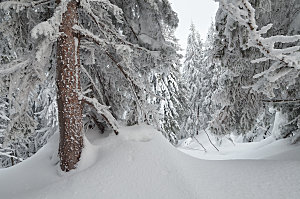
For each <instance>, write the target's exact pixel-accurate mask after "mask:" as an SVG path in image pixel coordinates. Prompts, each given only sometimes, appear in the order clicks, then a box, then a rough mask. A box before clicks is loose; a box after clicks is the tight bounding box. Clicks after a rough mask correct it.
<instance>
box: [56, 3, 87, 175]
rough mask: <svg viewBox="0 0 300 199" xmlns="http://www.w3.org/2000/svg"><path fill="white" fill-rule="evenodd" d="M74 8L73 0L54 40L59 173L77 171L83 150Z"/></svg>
mask: <svg viewBox="0 0 300 199" xmlns="http://www.w3.org/2000/svg"><path fill="white" fill-rule="evenodd" d="M58 2H59V1H58ZM77 9H78V2H77V1H76V0H73V1H71V2H70V3H68V6H67V11H66V12H65V13H64V14H63V16H62V23H61V26H60V32H61V33H62V34H61V36H60V37H59V39H58V41H57V87H58V97H57V104H58V117H59V130H60V141H59V157H60V167H61V170H62V171H65V172H68V171H70V170H72V169H75V168H76V164H77V163H78V161H79V159H80V156H81V152H82V147H83V136H82V126H83V125H82V105H81V101H80V100H79V98H78V93H77V91H78V88H80V79H79V74H78V73H79V72H78V71H79V64H80V63H79V50H78V41H79V38H78V35H76V34H74V31H73V30H72V27H73V26H74V25H76V24H77V23H78V13H77Z"/></svg>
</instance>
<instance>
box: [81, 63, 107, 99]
mask: <svg viewBox="0 0 300 199" xmlns="http://www.w3.org/2000/svg"><path fill="white" fill-rule="evenodd" d="M80 69H81V71H82V72H84V73H85V75H86V76H87V77H88V78H89V80H90V82H91V83H92V85H93V87H94V88H95V89H96V91H97V94H98V95H99V97H100V100H101V102H104V99H103V95H102V93H101V91H100V90H99V88H98V86H97V85H96V83H95V82H94V80H93V78H92V77H91V75H90V74H89V72H88V71H87V70H86V69H85V68H84V67H83V66H82V65H80Z"/></svg>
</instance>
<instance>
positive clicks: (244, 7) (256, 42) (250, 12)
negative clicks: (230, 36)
mask: <svg viewBox="0 0 300 199" xmlns="http://www.w3.org/2000/svg"><path fill="white" fill-rule="evenodd" d="M216 1H218V2H220V7H221V8H222V9H223V10H224V11H225V12H227V13H228V14H229V16H230V17H232V18H233V19H234V20H236V21H237V22H238V23H240V24H241V25H243V26H245V27H246V28H247V30H248V44H247V45H248V47H255V48H258V49H259V50H260V52H261V53H262V54H263V55H264V56H265V58H260V59H257V60H254V61H253V63H257V62H261V61H266V60H274V61H279V62H280V63H282V64H283V65H284V67H289V68H295V69H298V70H299V69H300V56H299V54H300V52H299V50H300V46H293V47H290V48H284V49H276V48H275V44H276V43H293V42H297V41H299V40H300V35H294V36H283V35H277V36H272V37H268V38H264V37H262V34H265V33H267V31H268V30H269V29H270V28H271V27H272V24H269V25H267V26H264V27H262V28H261V29H260V30H258V26H257V24H256V20H255V9H254V8H253V7H252V6H251V4H250V3H249V2H248V0H216ZM281 67H283V66H282V65H278V68H281Z"/></svg>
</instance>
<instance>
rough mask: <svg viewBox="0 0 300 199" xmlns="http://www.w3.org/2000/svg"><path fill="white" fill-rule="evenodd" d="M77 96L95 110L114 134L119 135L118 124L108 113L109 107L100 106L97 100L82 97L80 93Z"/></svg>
mask: <svg viewBox="0 0 300 199" xmlns="http://www.w3.org/2000/svg"><path fill="white" fill-rule="evenodd" d="M78 95H79V99H81V100H82V101H83V102H85V103H86V104H88V105H91V106H92V107H93V108H95V109H96V111H97V113H98V114H100V115H102V117H103V118H104V119H105V120H106V122H107V123H108V124H109V125H110V126H111V127H112V129H113V130H114V132H115V134H119V132H118V129H119V124H118V122H117V120H116V119H115V118H114V117H113V116H112V114H111V113H110V112H109V108H110V107H108V106H104V105H102V104H100V103H99V102H98V100H97V99H95V98H90V97H87V96H84V95H83V94H82V93H78Z"/></svg>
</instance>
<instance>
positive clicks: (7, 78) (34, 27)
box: [0, 0, 179, 166]
mask: <svg viewBox="0 0 300 199" xmlns="http://www.w3.org/2000/svg"><path fill="white" fill-rule="evenodd" d="M70 1H71V0H61V1H54V0H36V1H27V0H21V1H9V0H7V1H2V2H1V3H0V15H1V16H3V17H1V18H0V20H1V21H0V23H1V25H0V35H1V40H0V43H1V45H0V56H1V60H0V61H1V65H0V75H1V80H0V83H1V84H3V85H6V87H5V86H4V87H3V89H2V90H1V101H0V103H1V104H0V113H1V121H0V122H1V129H2V131H1V132H3V133H1V134H0V135H1V136H2V137H0V141H1V142H0V144H2V143H4V140H5V139H6V140H9V141H10V142H12V140H14V141H16V142H17V143H18V145H22V146H23V145H26V147H27V148H28V147H29V145H30V144H31V143H33V142H32V141H33V140H34V139H35V140H36V143H38V147H35V148H34V150H31V149H30V150H29V149H22V150H23V151H26V153H34V152H36V150H38V148H39V147H40V146H42V145H43V144H44V143H45V141H46V140H47V138H48V137H49V136H50V135H51V134H52V133H53V132H54V131H56V130H57V110H56V109H57V105H56V86H55V67H56V41H57V38H58V37H59V36H60V33H59V26H60V24H61V21H62V15H63V14H64V13H65V12H66V10H67V5H68V3H69V2H70ZM57 2H59V4H56V3H57ZM79 3H80V5H79V24H78V25H76V26H74V27H73V30H74V33H75V32H76V33H78V34H80V41H79V42H78V45H79V48H80V62H81V66H80V67H81V71H78V73H77V74H80V78H81V88H79V96H80V99H81V100H82V101H83V102H85V106H84V122H85V128H91V127H93V126H95V125H96V126H97V127H98V128H99V130H100V131H101V132H103V131H104V130H105V129H107V128H113V129H114V130H115V131H116V130H117V128H118V123H122V124H125V125H133V124H136V123H139V122H147V123H151V124H154V125H156V126H157V127H161V126H163V125H162V124H163V123H168V122H174V121H175V119H173V120H170V119H169V118H170V117H173V118H174V117H176V114H177V113H176V111H173V110H172V109H173V108H174V107H177V105H172V103H173V104H174V103H175V101H176V100H177V99H176V97H177V96H176V95H175V93H176V89H177V88H176V70H178V69H177V67H179V65H178V55H177V53H176V47H175V45H174V43H173V42H174V38H172V34H173V30H174V28H175V27H176V26H177V23H178V18H177V15H176V13H175V12H174V11H172V9H171V6H170V3H169V2H168V1H167V0H151V1H139V0H134V1H132V0H111V1H102V0H97V1H95V0H81V1H79ZM176 59H177V61H176ZM154 76H155V77H156V78H158V77H161V80H159V81H158V83H157V85H156V87H160V89H158V90H162V92H161V93H158V92H157V91H156V90H155V89H153V84H152V81H153V77H154ZM1 88H2V87H1ZM4 88H5V89H6V90H5V89H4ZM158 99H159V100H158ZM170 100H173V102H170ZM178 106H179V105H178ZM174 110H175V109H174ZM160 115H162V116H161V117H160ZM165 115H166V116H165ZM159 118H161V119H159ZM20 125H23V126H20ZM166 125H169V126H172V127H173V126H174V125H171V124H166ZM21 129H22V130H21ZM162 130H164V131H166V132H167V133H166V134H167V135H168V136H169V134H170V133H171V132H173V131H175V130H173V129H172V130H167V129H166V127H164V128H162ZM24 131H25V132H24ZM173 133H175V132H173ZM16 135H18V136H17V137H18V139H13V138H14V137H16ZM25 135H26V136H27V137H28V139H29V140H26V139H27V138H26V139H25V137H24V136H25ZM19 138H20V139H19ZM17 140H18V141H17ZM20 140H22V143H23V142H25V144H21V143H20ZM25 140H26V141H25ZM27 145H28V146H27ZM0 147H1V148H3V149H4V145H1V146H0ZM29 148H30V147H29ZM9 149H12V150H15V145H14V144H13V143H11V145H10V146H9ZM6 154H8V153H6ZM9 155H11V154H9ZM13 156H16V157H22V158H23V159H25V158H27V157H29V156H30V155H27V156H26V155H25V156H20V155H19V154H16V153H15V154H13ZM1 157H2V156H1ZM7 157H10V156H7ZM6 166H7V165H6Z"/></svg>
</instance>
